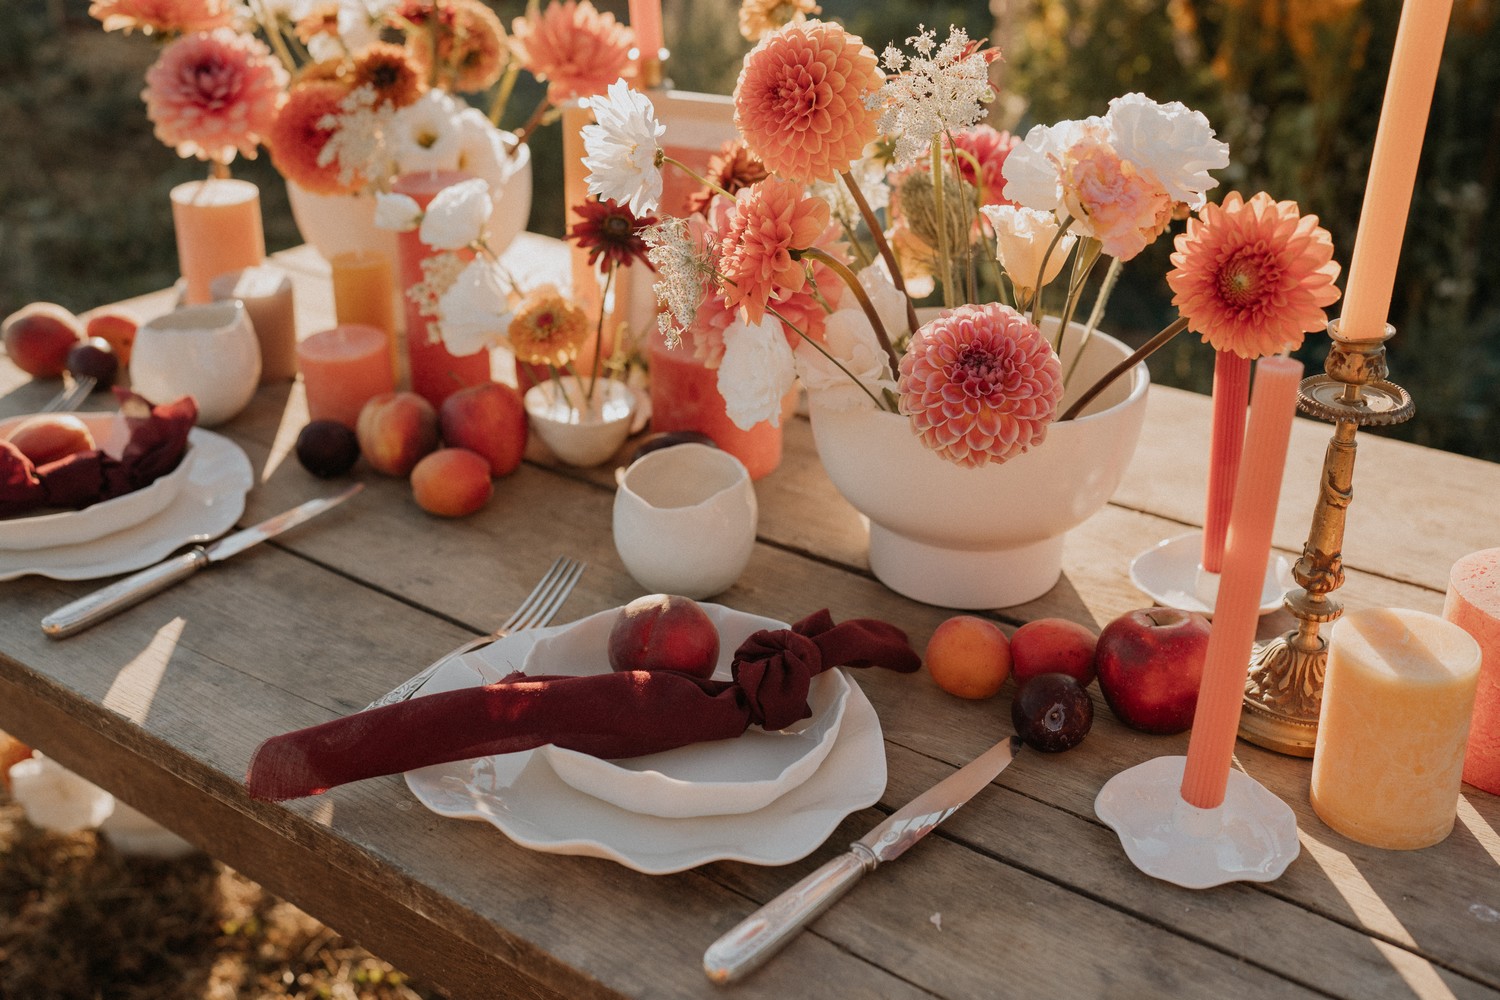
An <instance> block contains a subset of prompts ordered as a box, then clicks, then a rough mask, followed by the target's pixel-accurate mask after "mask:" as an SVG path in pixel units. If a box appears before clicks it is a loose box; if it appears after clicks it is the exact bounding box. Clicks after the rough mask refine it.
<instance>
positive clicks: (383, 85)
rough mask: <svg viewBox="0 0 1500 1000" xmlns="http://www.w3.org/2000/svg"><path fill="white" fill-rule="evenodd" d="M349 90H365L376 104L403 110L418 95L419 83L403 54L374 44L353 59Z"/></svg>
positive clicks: (413, 66) (387, 45)
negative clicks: (369, 92) (372, 94)
mask: <svg viewBox="0 0 1500 1000" xmlns="http://www.w3.org/2000/svg"><path fill="white" fill-rule="evenodd" d="M349 85H350V88H351V89H358V88H360V87H369V88H370V89H371V90H372V91H374V92H375V103H376V104H389V105H390V106H391V107H395V108H404V107H406V106H407V105H408V104H410V103H412V102H413V101H415V100H416V99H417V98H418V97H420V96H421V94H422V89H423V88H422V79H421V76H420V75H419V74H418V72H417V66H416V64H415V63H413V62H412V60H411V57H410V56H408V55H407V53H406V50H405V49H403V48H402V47H401V46H399V45H392V44H390V43H389V42H376V43H375V44H374V45H371V46H370V47H368V48H367V49H365V50H364V51H363V52H361V53H360V54H359V55H358V56H356V57H355V59H354V65H353V67H351V69H350V71H349Z"/></svg>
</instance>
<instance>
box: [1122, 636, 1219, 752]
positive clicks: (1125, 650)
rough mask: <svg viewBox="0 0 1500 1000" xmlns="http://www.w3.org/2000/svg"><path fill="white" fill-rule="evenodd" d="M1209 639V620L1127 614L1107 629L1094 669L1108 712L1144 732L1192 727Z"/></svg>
mask: <svg viewBox="0 0 1500 1000" xmlns="http://www.w3.org/2000/svg"><path fill="white" fill-rule="evenodd" d="M1208 636H1209V624H1208V619H1206V618H1204V617H1203V616H1202V615H1200V614H1197V613H1196V612H1192V611H1182V610H1179V609H1177V608H1143V609H1140V610H1137V611H1128V612H1126V613H1125V614H1123V615H1121V616H1120V617H1119V618H1116V619H1115V620H1114V621H1112V622H1110V623H1109V624H1108V625H1106V626H1105V627H1104V631H1102V632H1100V633H1099V644H1098V646H1097V648H1096V650H1095V654H1094V666H1095V668H1096V669H1097V670H1098V672H1099V690H1100V691H1102V692H1104V700H1105V701H1106V702H1108V704H1109V708H1110V711H1112V712H1114V713H1115V716H1116V717H1117V718H1118V719H1119V720H1120V721H1121V722H1123V723H1125V725H1127V726H1129V727H1130V728H1132V729H1138V730H1140V731H1141V732H1143V733H1153V734H1156V735H1159V736H1170V735H1172V734H1174V733H1180V732H1183V731H1184V730H1186V729H1188V728H1189V727H1191V726H1192V724H1193V710H1194V708H1195V707H1196V706H1197V703H1198V685H1199V683H1200V682H1201V681H1202V679H1203V661H1204V658H1205V657H1206V656H1207V654H1208Z"/></svg>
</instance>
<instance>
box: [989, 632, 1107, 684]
mask: <svg viewBox="0 0 1500 1000" xmlns="http://www.w3.org/2000/svg"><path fill="white" fill-rule="evenodd" d="M1097 642H1098V636H1096V635H1094V632H1093V630H1092V629H1090V628H1088V627H1087V626H1085V625H1080V624H1078V623H1077V622H1074V621H1069V620H1068V619H1066V618H1038V619H1037V620H1036V621H1031V622H1027V623H1026V624H1025V625H1022V626H1021V627H1020V628H1018V629H1016V630H1015V632H1014V633H1012V635H1011V637H1010V659H1011V665H1010V669H1011V673H1012V675H1013V676H1014V677H1015V679H1016V683H1017V684H1024V683H1026V682H1027V681H1028V680H1030V679H1031V678H1033V677H1035V676H1037V675H1038V674H1050V673H1063V674H1068V675H1069V676H1071V677H1072V678H1073V679H1074V680H1076V681H1077V682H1078V683H1079V684H1081V685H1082V686H1083V687H1088V686H1089V685H1090V684H1091V683H1093V680H1094V646H1095V644H1096V643H1097Z"/></svg>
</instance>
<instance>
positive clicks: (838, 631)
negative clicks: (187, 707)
mask: <svg viewBox="0 0 1500 1000" xmlns="http://www.w3.org/2000/svg"><path fill="white" fill-rule="evenodd" d="M921 663H922V661H921V658H920V657H919V656H918V655H917V654H916V653H915V652H914V651H913V650H912V648H911V643H910V642H909V641H908V640H907V638H906V633H905V632H903V631H901V630H900V629H899V628H897V627H896V626H894V625H891V624H888V623H886V622H882V621H877V620H875V619H873V618H856V619H851V620H850V621H846V622H844V623H842V624H839V625H835V624H834V623H833V618H832V617H831V616H830V615H829V614H828V612H827V611H826V610H824V611H818V612H815V613H813V614H811V615H809V616H807V617H806V618H804V619H802V620H801V621H799V622H797V623H796V624H795V625H793V626H792V627H791V628H789V629H762V630H761V631H759V632H756V633H755V634H754V635H751V636H750V637H749V638H748V639H746V640H745V641H744V642H743V643H741V644H740V647H739V649H737V650H736V651H735V654H734V664H733V667H732V668H731V669H732V674H733V678H734V679H733V680H730V681H713V680H702V679H700V678H697V677H692V676H690V675H688V674H684V673H679V672H676V671H670V670H656V671H647V670H636V671H629V672H622V673H610V674H596V675H593V676H588V677H567V676H549V677H528V676H526V675H525V674H521V673H519V672H518V673H514V674H511V675H509V676H507V677H505V678H502V679H501V680H499V681H496V682H495V683H494V684H489V685H486V686H484V687H476V688H466V689H464V690H460V691H446V692H443V693H441V694H433V695H427V696H424V697H418V698H413V699H411V700H410V701H404V702H397V703H396V704H394V705H387V706H385V707H384V708H376V709H371V710H370V711H368V712H359V713H357V714H355V715H351V716H347V717H345V718H342V719H335V720H333V721H331V722H325V723H323V724H322V725H318V726H311V727H309V728H307V729H299V730H297V731H296V732H291V733H286V734H284V735H281V736H273V737H271V738H270V739H268V740H266V741H265V742H264V743H262V744H261V745H260V746H259V747H258V748H257V749H256V751H255V755H254V756H253V757H252V758H251V760H250V767H249V769H248V771H247V772H246V775H245V786H246V788H247V789H248V790H249V792H250V795H251V796H252V797H253V798H257V799H266V800H270V801H280V800H282V799H295V798H301V797H303V796H305V795H318V794H320V793H322V792H325V791H327V790H328V789H330V788H333V787H334V786H336V785H342V784H344V783H345V782H349V781H359V780H361V779H363V778H373V777H376V776H378V775H383V774H397V773H400V772H402V771H410V770H413V769H415V768H419V767H427V766H428V765H430V764H443V763H447V762H449V761H455V760H468V759H470V758H474V757H486V756H489V755H490V754H501V753H514V752H516V751H520V750H531V749H534V748H536V747H539V746H542V745H544V744H547V743H552V744H555V745H556V746H559V747H563V748H565V749H568V750H577V751H580V752H582V753H587V754H592V755H594V756H596V757H604V758H607V759H613V758H619V757H637V756H640V755H642V754H648V753H656V752H658V751H660V750H671V749H673V748H675V747H681V746H687V745H688V744H691V743H701V742H703V741H704V740H722V739H729V738H732V737H735V736H738V735H740V734H741V733H743V732H744V731H745V728H746V727H747V726H749V725H750V724H751V723H756V724H759V725H760V726H762V727H764V728H766V729H781V728H784V727H785V726H788V725H790V724H792V723H793V722H796V721H797V720H799V719H805V718H807V717H808V716H809V715H811V714H812V710H811V709H810V708H809V707H808V704H807V693H808V688H809V685H810V684H811V683H812V678H813V676H814V675H816V674H818V673H820V672H821V671H823V670H827V669H829V668H831V667H869V666H881V667H886V668H888V669H891V670H897V671H900V672H902V673H910V672H911V671H913V670H916V669H917V668H918V667H919V666H921Z"/></svg>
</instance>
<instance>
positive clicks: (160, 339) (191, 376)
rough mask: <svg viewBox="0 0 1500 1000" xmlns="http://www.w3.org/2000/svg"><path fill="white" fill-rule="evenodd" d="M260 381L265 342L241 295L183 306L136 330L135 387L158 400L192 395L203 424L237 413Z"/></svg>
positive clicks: (132, 358)
mask: <svg viewBox="0 0 1500 1000" xmlns="http://www.w3.org/2000/svg"><path fill="white" fill-rule="evenodd" d="M259 383H260V341H259V340H258V339H257V338H256V336H255V328H254V327H252V326H251V325H250V319H249V317H248V316H247V315H246V314H245V305H244V303H243V302H241V301H240V300H239V299H228V300H226V301H223V302H210V303H208V304H206V305H198V306H183V307H181V308H180V309H177V310H175V311H173V312H169V313H167V314H166V315H165V316H158V317H156V318H155V319H152V320H148V321H147V322H146V323H144V324H142V325H141V328H140V329H139V330H137V331H136V335H135V345H134V346H133V347H132V349H131V352H130V385H131V388H132V389H134V390H135V391H136V392H138V393H140V394H141V395H142V396H145V397H146V398H147V399H149V400H150V401H151V402H153V403H170V402H172V401H173V400H174V399H179V398H181V397H183V396H192V397H193V399H194V401H196V402H197V404H198V424H199V426H201V427H213V426H214V425H216V424H222V423H223V422H224V421H226V420H231V419H233V418H234V417H235V416H237V415H238V414H239V412H240V411H241V410H243V409H244V408H245V407H246V405H248V404H249V402H250V398H251V397H252V396H254V395H255V387H256V386H257V385H258V384H259Z"/></svg>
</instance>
